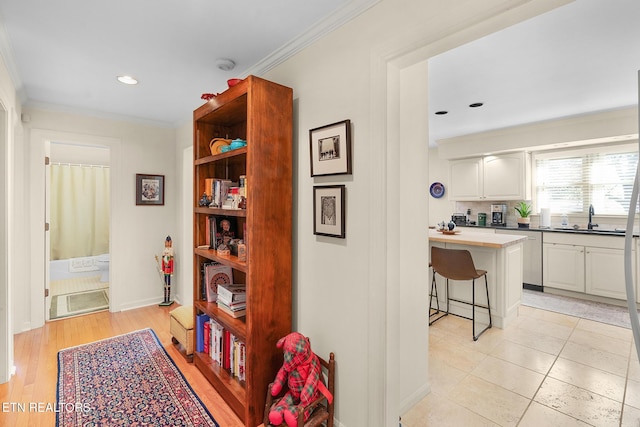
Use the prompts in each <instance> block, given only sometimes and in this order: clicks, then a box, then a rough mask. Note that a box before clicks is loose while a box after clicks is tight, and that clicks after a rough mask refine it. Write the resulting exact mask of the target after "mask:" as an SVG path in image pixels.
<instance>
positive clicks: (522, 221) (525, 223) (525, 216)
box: [515, 202, 531, 228]
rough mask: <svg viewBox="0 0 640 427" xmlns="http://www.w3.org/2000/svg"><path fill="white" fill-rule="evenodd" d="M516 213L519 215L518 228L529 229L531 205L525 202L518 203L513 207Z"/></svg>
mask: <svg viewBox="0 0 640 427" xmlns="http://www.w3.org/2000/svg"><path fill="white" fill-rule="evenodd" d="M515 209H516V212H518V215H520V218H518V227H519V228H529V224H530V223H531V218H529V215H531V205H530V204H529V203H527V202H520V203H518V204H517V205H516V207H515Z"/></svg>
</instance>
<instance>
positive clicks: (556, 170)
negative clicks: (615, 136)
mask: <svg viewBox="0 0 640 427" xmlns="http://www.w3.org/2000/svg"><path fill="white" fill-rule="evenodd" d="M637 163H638V149H637V147H636V146H635V145H633V144H625V145H617V146H613V147H611V146H606V147H602V146H601V147H590V148H586V149H584V148H583V149H575V150H567V151H556V152H541V153H536V154H534V166H535V167H534V173H535V181H534V182H535V194H536V196H535V197H536V199H535V202H536V206H537V207H538V208H545V207H547V208H550V209H551V211H552V212H553V213H555V214H562V213H568V214H570V213H586V212H588V209H589V205H593V206H594V208H595V211H596V212H597V213H598V215H626V214H627V213H628V211H629V202H630V199H631V191H632V189H633V181H634V178H635V173H636V168H637Z"/></svg>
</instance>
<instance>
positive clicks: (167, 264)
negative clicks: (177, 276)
mask: <svg viewBox="0 0 640 427" xmlns="http://www.w3.org/2000/svg"><path fill="white" fill-rule="evenodd" d="M161 271H162V274H163V275H164V301H162V302H161V303H160V304H159V305H161V306H163V305H171V304H173V301H171V276H173V247H172V242H171V236H167V238H166V239H165V241H164V251H162V267H161Z"/></svg>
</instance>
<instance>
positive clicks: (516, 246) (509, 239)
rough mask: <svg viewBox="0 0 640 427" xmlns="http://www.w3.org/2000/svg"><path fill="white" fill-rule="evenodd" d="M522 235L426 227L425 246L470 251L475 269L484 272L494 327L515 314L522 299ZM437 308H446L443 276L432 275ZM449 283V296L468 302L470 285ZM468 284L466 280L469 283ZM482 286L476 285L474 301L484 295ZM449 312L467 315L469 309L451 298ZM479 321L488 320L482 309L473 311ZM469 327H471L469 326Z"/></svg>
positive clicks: (469, 314)
mask: <svg viewBox="0 0 640 427" xmlns="http://www.w3.org/2000/svg"><path fill="white" fill-rule="evenodd" d="M526 240H527V237H526V236H520V235H512V234H493V233H482V232H473V231H472V230H470V229H468V228H464V229H461V230H460V233H459V234H453V235H447V234H442V233H440V232H438V231H436V230H434V229H430V230H429V245H430V246H438V247H441V248H442V247H443V248H447V249H466V250H468V251H469V252H470V253H471V256H472V258H473V263H474V264H475V267H476V268H477V269H482V270H486V271H487V283H488V285H489V300H490V302H491V319H492V321H493V325H494V326H495V327H497V328H504V327H506V326H507V325H508V324H509V323H511V322H512V321H514V320H515V319H516V318H517V317H518V307H519V306H520V301H521V298H522V273H523V258H524V256H523V242H525V241H526ZM436 283H437V286H438V296H439V297H440V307H443V306H444V307H446V300H445V299H444V298H445V295H446V292H445V279H444V278H443V277H441V276H439V275H438V274H436ZM462 283H464V282H455V281H454V282H452V283H451V285H450V286H449V288H450V292H451V298H454V299H460V300H463V301H471V285H470V284H469V286H465V285H463V284H462ZM469 283H470V282H469ZM482 285H483V286H476V293H477V294H476V301H477V302H480V303H484V301H486V294H484V284H482ZM449 310H450V312H451V313H452V314H458V315H461V316H465V317H471V308H470V307H469V306H467V305H464V304H459V303H457V302H455V301H451V305H450V309H449ZM476 316H477V318H478V320H480V322H484V323H485V324H486V323H488V315H487V313H486V311H485V310H476ZM469 327H470V328H471V326H469Z"/></svg>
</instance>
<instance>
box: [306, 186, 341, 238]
mask: <svg viewBox="0 0 640 427" xmlns="http://www.w3.org/2000/svg"><path fill="white" fill-rule="evenodd" d="M345 192H346V190H345V186H344V185H324V186H315V187H313V234H317V235H320V236H330V237H339V238H341V239H344V238H345Z"/></svg>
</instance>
